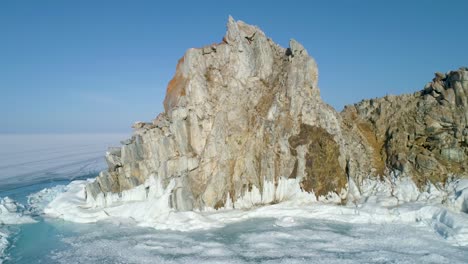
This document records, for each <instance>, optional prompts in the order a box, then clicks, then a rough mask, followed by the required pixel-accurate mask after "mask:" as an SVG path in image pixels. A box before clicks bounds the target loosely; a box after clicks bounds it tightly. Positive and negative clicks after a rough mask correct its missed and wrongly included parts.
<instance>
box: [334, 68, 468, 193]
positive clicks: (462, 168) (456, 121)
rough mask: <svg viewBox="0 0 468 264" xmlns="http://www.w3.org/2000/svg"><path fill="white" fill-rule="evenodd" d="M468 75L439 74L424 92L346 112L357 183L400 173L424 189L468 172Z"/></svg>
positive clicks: (367, 102) (350, 166) (364, 104)
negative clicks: (365, 179)
mask: <svg viewBox="0 0 468 264" xmlns="http://www.w3.org/2000/svg"><path fill="white" fill-rule="evenodd" d="M467 100H468V69H467V68H460V69H459V70H456V71H450V72H448V73H446V74H443V73H436V74H435V78H434V79H433V80H432V82H430V83H428V84H427V85H426V86H425V87H424V89H423V90H422V91H419V92H416V93H414V94H410V95H401V96H386V97H384V98H379V99H371V100H364V101H362V102H360V103H358V104H355V105H352V106H347V107H345V109H344V110H343V112H342V113H341V115H342V120H343V121H342V122H343V133H344V134H345V137H346V138H347V140H346V141H347V149H348V152H349V153H348V154H347V155H349V156H348V157H347V160H348V165H347V168H348V170H349V173H350V174H352V175H355V177H357V178H359V177H361V178H362V177H363V176H366V175H369V174H373V175H384V174H388V172H390V171H395V170H397V171H400V172H404V173H405V174H407V175H410V176H411V177H412V178H413V180H414V182H415V183H416V184H417V185H418V186H419V187H422V186H424V185H425V184H427V183H428V182H432V183H437V182H445V181H446V179H447V178H448V177H450V176H455V177H461V176H464V175H465V176H466V175H467V172H468V123H467V120H468V102H467Z"/></svg>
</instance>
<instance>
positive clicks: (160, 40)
mask: <svg viewBox="0 0 468 264" xmlns="http://www.w3.org/2000/svg"><path fill="white" fill-rule="evenodd" d="M229 14H231V15H232V16H233V17H234V18H235V19H240V20H243V21H245V22H247V23H250V24H255V25H258V26H259V27H260V28H262V29H263V30H264V31H265V33H266V34H267V35H268V36H270V37H271V38H272V39H273V40H274V41H276V42H277V43H279V44H280V45H282V46H287V43H288V40H289V39H290V38H294V39H296V40H298V41H299V42H301V43H302V44H303V45H304V46H305V47H306V48H307V50H308V51H309V54H311V55H312V56H313V57H314V58H315V59H316V60H317V63H318V65H319V73H320V77H319V78H320V79H319V86H320V89H321V92H322V97H323V99H324V100H325V101H326V102H328V103H329V104H331V105H332V106H334V107H335V108H337V109H339V110H341V108H342V107H343V106H344V105H345V104H351V103H354V102H357V101H359V100H361V99H364V98H372V97H378V96H384V95H386V94H401V93H408V92H413V91H416V90H419V89H422V87H423V86H424V84H425V83H426V82H428V81H430V80H431V79H432V77H433V72H435V71H442V72H445V71H448V70H451V69H457V68H458V67H460V66H468V48H467V47H468V26H467V25H468V24H467V16H468V1H429V0H428V1H383V0H382V1H378V0H374V1H357V0H356V1H333V0H331V1H292V0H289V1H252V0H249V1H219V0H218V1H186V2H182V1H35V0H31V1H15V0H3V1H0V34H1V35H0V92H1V93H0V110H1V115H0V133H77V132H80V133H81V132H127V131H130V126H131V124H132V123H133V122H134V121H137V120H143V121H145V120H148V121H149V120H151V119H152V118H154V117H155V116H156V115H157V114H158V113H159V112H161V111H162V109H163V108H162V100H163V98H164V93H165V89H166V84H167V82H168V81H169V80H170V79H171V78H172V75H173V73H174V71H175V65H176V63H177V60H178V59H179V58H180V57H181V56H182V55H183V54H184V52H185V50H187V49H188V48H190V47H200V46H203V45H205V44H209V43H212V42H219V41H220V40H221V38H222V36H223V35H224V33H225V24H226V21H227V17H228V15H229Z"/></svg>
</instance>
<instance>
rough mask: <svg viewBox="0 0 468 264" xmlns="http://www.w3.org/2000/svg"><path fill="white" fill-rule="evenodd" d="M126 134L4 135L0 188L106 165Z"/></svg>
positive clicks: (74, 174) (1, 139) (0, 151)
mask: <svg viewBox="0 0 468 264" xmlns="http://www.w3.org/2000/svg"><path fill="white" fill-rule="evenodd" d="M127 137H128V135H122V134H63V135H61V134H59V135H54V134H37V135H13V134H2V135H0V190H5V189H9V188H12V187H17V186H23V185H27V184H32V183H37V182H40V181H43V180H56V179H73V178H75V177H79V176H83V175H87V174H89V173H95V172H97V171H98V170H101V169H102V168H104V166H105V160H104V155H105V151H106V150H107V148H108V147H110V146H118V145H120V143H119V141H120V140H123V139H125V138H127Z"/></svg>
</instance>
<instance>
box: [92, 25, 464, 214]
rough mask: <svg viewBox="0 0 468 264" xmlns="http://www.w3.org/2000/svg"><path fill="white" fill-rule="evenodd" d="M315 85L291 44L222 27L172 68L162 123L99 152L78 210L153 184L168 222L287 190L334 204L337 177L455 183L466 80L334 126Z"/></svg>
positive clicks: (348, 113)
mask: <svg viewBox="0 0 468 264" xmlns="http://www.w3.org/2000/svg"><path fill="white" fill-rule="evenodd" d="M317 78H318V70H317V65H316V63H315V61H314V59H312V58H311V57H310V56H309V55H308V52H307V51H306V50H305V49H304V47H303V46H302V45H301V44H299V43H298V42H296V41H295V40H291V41H290V43H289V48H282V47H280V46H278V45H277V44H275V43H274V42H273V41H272V40H271V39H269V38H267V37H266V36H265V34H264V33H263V32H262V31H261V30H260V29H259V28H257V27H255V26H251V25H247V24H245V23H244V22H242V21H234V20H233V19H232V18H231V17H230V18H229V21H228V24H227V32H226V35H225V37H224V38H223V41H222V42H221V43H218V44H213V45H210V46H206V47H203V48H200V49H190V50H188V51H187V52H186V54H185V55H184V57H183V58H181V59H180V60H179V63H178V65H177V69H176V73H175V76H174V78H173V79H172V80H171V81H170V82H169V84H168V87H167V93H166V98H165V100H164V109H165V111H164V112H163V113H161V114H160V115H159V116H158V117H157V118H156V119H155V120H153V122H152V123H144V122H137V123H135V125H134V126H133V127H134V129H135V132H134V135H133V136H132V138H131V139H129V140H126V141H124V142H122V147H121V148H111V149H109V151H108V152H107V155H106V159H107V162H108V164H109V169H108V170H107V171H103V172H101V173H100V175H99V176H98V177H97V179H96V181H94V182H92V183H89V184H88V185H87V187H86V193H87V197H88V199H89V200H96V199H101V200H104V201H106V196H108V195H110V194H115V193H117V194H122V193H125V191H127V190H131V189H132V188H135V187H137V186H142V185H144V184H145V182H147V181H148V180H149V179H150V178H157V179H158V180H159V181H160V182H161V184H162V185H163V186H168V185H169V183H170V182H172V184H173V186H174V187H173V189H172V193H171V198H170V206H171V207H172V208H175V209H177V210H192V209H201V208H207V207H208V208H221V207H226V206H227V204H231V203H232V204H234V207H236V208H243V207H251V206H254V205H257V204H267V203H276V202H280V201H282V200H285V199H288V192H290V191H288V190H286V191H285V188H286V189H287V188H289V187H288V186H290V185H291V184H292V185H295V184H296V185H297V188H298V189H300V190H301V191H303V192H308V193H313V194H315V195H316V196H318V197H320V196H327V195H331V196H333V194H334V197H335V200H337V199H338V201H339V200H340V199H345V198H346V197H345V193H344V192H342V190H344V189H346V184H347V179H348V177H351V178H352V179H354V181H355V182H357V183H359V182H360V181H362V178H363V177H367V176H378V175H384V174H386V173H388V172H390V171H393V170H399V171H401V172H404V173H407V174H408V175H412V176H413V177H414V179H415V180H416V181H417V183H419V184H420V185H422V184H424V183H425V182H427V181H434V182H437V181H444V180H445V179H446V177H448V176H449V175H451V174H454V175H462V174H464V173H465V174H466V172H467V169H468V168H467V155H468V153H467V151H468V148H467V143H468V130H467V119H468V113H467V109H468V106H467V100H468V99H467V95H468V71H466V69H460V70H459V71H454V72H450V73H448V74H446V75H445V74H437V75H436V78H435V79H434V81H433V82H432V83H430V84H428V85H427V86H426V88H425V89H424V90H423V91H421V92H418V93H415V94H413V95H403V96H392V97H390V96H388V97H385V98H382V99H375V100H366V101H362V102H361V103H359V104H356V105H354V106H348V107H346V109H345V110H344V111H343V112H342V113H341V114H339V113H337V112H336V111H335V110H334V109H333V108H332V107H330V106H329V105H327V104H325V103H324V102H323V101H322V100H321V98H320V92H319V88H318V86H317ZM285 184H286V185H285ZM171 186H172V185H171ZM285 186H286V187H285ZM293 187H294V186H293ZM245 197H250V198H248V199H247V200H246V198H245ZM336 198H337V199H336ZM108 202H110V201H109V200H107V203H108ZM105 203H106V202H104V204H105ZM101 204H102V203H101Z"/></svg>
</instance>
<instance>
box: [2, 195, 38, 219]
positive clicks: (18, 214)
mask: <svg viewBox="0 0 468 264" xmlns="http://www.w3.org/2000/svg"><path fill="white" fill-rule="evenodd" d="M35 222H36V221H35V220H34V219H33V218H32V217H31V216H29V215H28V214H27V212H25V208H24V206H23V205H21V204H19V203H17V202H15V201H14V200H12V199H10V198H8V197H4V198H1V199H0V225H20V224H28V223H35Z"/></svg>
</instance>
